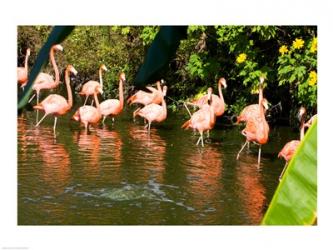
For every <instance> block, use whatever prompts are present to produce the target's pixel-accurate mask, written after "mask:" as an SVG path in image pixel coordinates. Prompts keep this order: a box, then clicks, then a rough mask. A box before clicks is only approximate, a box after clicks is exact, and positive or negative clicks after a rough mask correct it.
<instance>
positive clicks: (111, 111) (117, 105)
mask: <svg viewBox="0 0 333 250" xmlns="http://www.w3.org/2000/svg"><path fill="white" fill-rule="evenodd" d="M125 82H126V78H125V73H124V72H122V73H120V75H119V100H118V99H108V100H105V101H103V102H102V103H101V104H100V105H99V106H100V107H99V110H100V112H101V115H102V116H103V124H104V120H105V119H106V117H107V116H108V115H111V116H112V120H113V121H114V116H116V115H119V114H120V113H121V111H122V110H123V108H124V84H125Z"/></svg>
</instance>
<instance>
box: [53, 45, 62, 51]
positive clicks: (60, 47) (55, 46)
mask: <svg viewBox="0 0 333 250" xmlns="http://www.w3.org/2000/svg"><path fill="white" fill-rule="evenodd" d="M52 49H53V50H59V51H63V50H64V48H63V47H62V46H61V45H60V44H56V45H53V46H52Z"/></svg>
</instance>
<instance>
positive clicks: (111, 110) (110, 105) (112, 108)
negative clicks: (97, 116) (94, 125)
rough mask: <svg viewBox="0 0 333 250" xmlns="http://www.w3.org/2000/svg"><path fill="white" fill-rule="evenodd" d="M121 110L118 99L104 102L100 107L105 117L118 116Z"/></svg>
mask: <svg viewBox="0 0 333 250" xmlns="http://www.w3.org/2000/svg"><path fill="white" fill-rule="evenodd" d="M119 108H120V101H119V100H117V99H108V100H105V101H103V102H102V103H101V104H100V105H99V109H100V111H101V114H102V115H105V116H108V115H112V114H113V115H115V114H117V113H118V110H119Z"/></svg>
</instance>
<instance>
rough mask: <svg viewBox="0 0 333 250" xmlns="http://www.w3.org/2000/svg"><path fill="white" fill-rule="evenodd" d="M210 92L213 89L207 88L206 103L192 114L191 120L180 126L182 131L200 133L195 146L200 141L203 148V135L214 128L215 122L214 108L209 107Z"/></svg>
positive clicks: (210, 100)
mask: <svg viewBox="0 0 333 250" xmlns="http://www.w3.org/2000/svg"><path fill="white" fill-rule="evenodd" d="M212 92H213V89H212V88H208V94H207V102H208V103H206V104H204V105H202V106H201V108H200V109H199V110H198V111H196V112H194V113H193V115H192V116H191V119H190V120H188V121H186V122H185V123H184V124H183V125H182V128H184V129H188V128H193V129H195V130H197V131H198V132H199V133H200V137H199V139H198V141H197V143H196V145H198V144H199V143H200V141H201V146H202V147H204V142H203V133H204V132H205V131H207V130H211V129H212V128H213V127H214V125H215V121H216V117H215V112H214V107H213V106H212V105H211V102H212Z"/></svg>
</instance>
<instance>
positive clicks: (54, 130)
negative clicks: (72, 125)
mask: <svg viewBox="0 0 333 250" xmlns="http://www.w3.org/2000/svg"><path fill="white" fill-rule="evenodd" d="M57 120H58V117H56V116H55V117H54V125H53V133H54V134H55V132H56V127H57Z"/></svg>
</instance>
